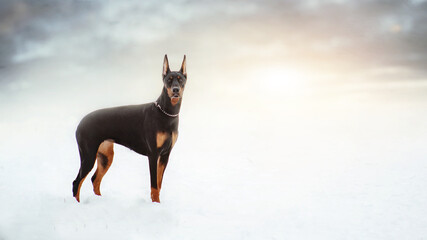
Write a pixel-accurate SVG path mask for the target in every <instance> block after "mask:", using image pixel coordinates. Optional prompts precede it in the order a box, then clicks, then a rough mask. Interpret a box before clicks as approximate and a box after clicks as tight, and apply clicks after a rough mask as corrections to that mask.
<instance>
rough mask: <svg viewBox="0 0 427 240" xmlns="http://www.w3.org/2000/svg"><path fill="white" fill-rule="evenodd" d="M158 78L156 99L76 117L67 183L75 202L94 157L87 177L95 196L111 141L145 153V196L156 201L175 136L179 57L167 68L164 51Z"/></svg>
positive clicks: (182, 79) (181, 77)
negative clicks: (74, 170)
mask: <svg viewBox="0 0 427 240" xmlns="http://www.w3.org/2000/svg"><path fill="white" fill-rule="evenodd" d="M162 76H163V85H164V86H163V90H162V93H161V94H160V97H159V98H158V99H157V101H155V102H151V103H146V104H142V105H131V106H122V107H115V108H107V109H100V110H97V111H94V112H92V113H89V114H88V115H86V116H85V117H84V118H83V119H82V120H81V122H80V124H79V125H78V127H77V131H76V139H77V143H78V147H79V153H80V164H81V165H80V170H79V172H78V174H77V177H76V179H75V180H74V182H73V196H74V197H75V198H76V200H77V201H78V202H80V196H79V195H80V187H81V185H82V183H83V181H84V180H85V178H86V176H87V175H88V174H89V172H90V171H91V170H92V168H93V166H94V164H95V159H96V160H97V169H96V172H95V174H94V175H93V176H92V183H93V191H94V192H95V194H97V195H101V192H100V189H99V187H100V184H101V180H102V177H103V176H104V175H105V173H106V172H107V171H108V168H109V167H110V166H111V163H112V161H113V156H114V150H113V145H114V144H115V143H116V144H120V145H123V146H125V147H128V148H130V149H132V150H133V151H135V152H137V153H139V154H142V155H145V156H148V160H149V166H150V178H151V200H152V201H153V202H160V198H159V194H160V188H161V187H162V180H163V174H164V172H165V169H166V166H167V164H168V161H169V155H170V153H171V150H172V148H173V146H174V144H175V142H176V140H177V137H178V121H179V110H180V108H181V102H182V94H183V91H184V87H185V84H186V80H187V71H186V58H185V55H184V60H183V62H182V65H181V69H180V70H179V71H170V69H169V62H168V58H167V55H165V58H164V62H163V73H162Z"/></svg>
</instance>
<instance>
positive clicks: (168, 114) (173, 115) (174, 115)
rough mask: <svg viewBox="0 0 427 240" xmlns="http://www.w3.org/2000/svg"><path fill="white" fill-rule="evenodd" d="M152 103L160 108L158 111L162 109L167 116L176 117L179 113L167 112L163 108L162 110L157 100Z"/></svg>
mask: <svg viewBox="0 0 427 240" xmlns="http://www.w3.org/2000/svg"><path fill="white" fill-rule="evenodd" d="M154 105H156V107H157V108H158V109H160V111H162V112H163V113H164V114H165V115H167V116H169V117H178V115H179V113H177V114H170V113H167V112H166V111H165V110H163V108H162V107H160V105H159V104H158V103H157V102H154Z"/></svg>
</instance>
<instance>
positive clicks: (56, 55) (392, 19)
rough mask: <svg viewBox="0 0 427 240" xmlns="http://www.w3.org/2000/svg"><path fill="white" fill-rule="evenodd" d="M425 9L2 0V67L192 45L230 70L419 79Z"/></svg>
mask: <svg viewBox="0 0 427 240" xmlns="http://www.w3.org/2000/svg"><path fill="white" fill-rule="evenodd" d="M426 11H427V3H426V2H425V1H415V0H413V1H399V0H389V1H345V0H331V1H328V0H326V1H316V0H312V1H286V0H285V1H273V0H268V1H191V0H189V1H183V0H182V1H179V0H177V1H168V2H162V3H160V2H158V1H120V2H115V1H100V0H75V1H55V0H41V1H22V0H18V1H10V0H2V1H1V7H0V12H1V15H0V16H1V17H0V43H1V45H0V66H1V68H2V71H7V70H9V69H13V68H14V67H19V66H21V65H25V64H29V63H31V62H34V61H49V60H52V61H55V59H66V60H68V61H71V62H73V63H74V64H79V63H80V64H82V65H84V63H86V62H90V63H91V64H96V63H100V62H102V61H103V60H105V59H106V58H107V59H111V58H117V57H118V56H120V57H124V58H132V60H137V61H138V62H139V63H143V62H145V61H149V62H152V61H154V59H155V60H157V62H158V59H161V55H163V54H164V53H169V54H172V55H173V56H175V55H176V56H180V55H183V54H184V53H186V54H188V55H189V57H190V59H198V60H197V61H195V63H199V64H200V65H203V66H204V67H205V68H206V69H209V65H219V66H221V67H223V68H224V67H226V69H221V70H222V71H224V70H225V71H235V72H238V71H236V70H235V68H242V66H243V67H244V68H245V69H246V68H253V67H256V66H260V64H261V66H262V67H264V66H270V67H273V68H276V67H278V66H288V68H292V69H298V71H310V72H315V73H316V74H322V75H323V74H324V75H333V74H332V73H331V72H338V73H343V72H344V73H347V74H348V72H351V71H363V72H366V74H369V75H373V76H376V77H378V76H379V77H389V78H390V77H391V78H393V76H399V77H405V78H408V79H419V78H425V77H424V76H425V75H424V74H425V68H424V66H426V65H427V60H426V59H427V57H426V56H427V47H426V41H425V39H426V37H427V27H426V26H425V24H424V23H425V21H426V15H427V14H426ZM123 55H125V56H123ZM202 58H203V59H202ZM127 60H128V61H130V59H127ZM218 61H221V62H220V63H218ZM198 67H199V66H198ZM229 68H231V69H229ZM209 70H211V69H209ZM391 75H393V76H391ZM7 82H8V80H7V79H4V78H2V80H1V84H3V85H4V84H7Z"/></svg>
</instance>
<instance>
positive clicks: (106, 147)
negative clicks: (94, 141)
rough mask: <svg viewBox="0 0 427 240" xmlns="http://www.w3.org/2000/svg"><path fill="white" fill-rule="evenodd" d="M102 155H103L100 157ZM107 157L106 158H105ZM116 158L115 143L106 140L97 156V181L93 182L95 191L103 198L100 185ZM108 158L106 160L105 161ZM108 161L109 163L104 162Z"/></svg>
mask: <svg viewBox="0 0 427 240" xmlns="http://www.w3.org/2000/svg"><path fill="white" fill-rule="evenodd" d="M100 154H102V155H103V156H102V155H100ZM104 156H105V157H104ZM113 157H114V142H113V141H111V140H106V141H104V142H102V143H101V144H100V145H99V148H98V154H97V158H96V160H97V169H96V172H95V174H94V175H95V176H96V177H95V180H94V181H93V183H92V184H93V191H94V192H95V194H96V195H99V196H101V191H100V185H101V181H102V178H103V177H104V175H105V174H106V173H107V171H108V169H109V168H110V166H111V164H112V163H113ZM105 158H106V159H105ZM105 160H107V162H104V161H105Z"/></svg>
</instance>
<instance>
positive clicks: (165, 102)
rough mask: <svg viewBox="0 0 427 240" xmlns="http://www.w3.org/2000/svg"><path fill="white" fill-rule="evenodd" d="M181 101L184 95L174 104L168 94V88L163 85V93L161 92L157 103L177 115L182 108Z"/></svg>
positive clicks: (166, 110)
mask: <svg viewBox="0 0 427 240" xmlns="http://www.w3.org/2000/svg"><path fill="white" fill-rule="evenodd" d="M181 101H182V96H181V98H180V99H179V101H178V103H176V104H175V105H172V102H171V99H170V97H169V96H168V93H167V90H166V88H165V87H164V86H163V90H162V94H160V96H159V98H158V99H157V103H158V104H159V106H160V107H161V108H162V109H163V110H164V111H165V112H167V113H169V114H171V115H175V114H178V113H179V110H180V109H181Z"/></svg>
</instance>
